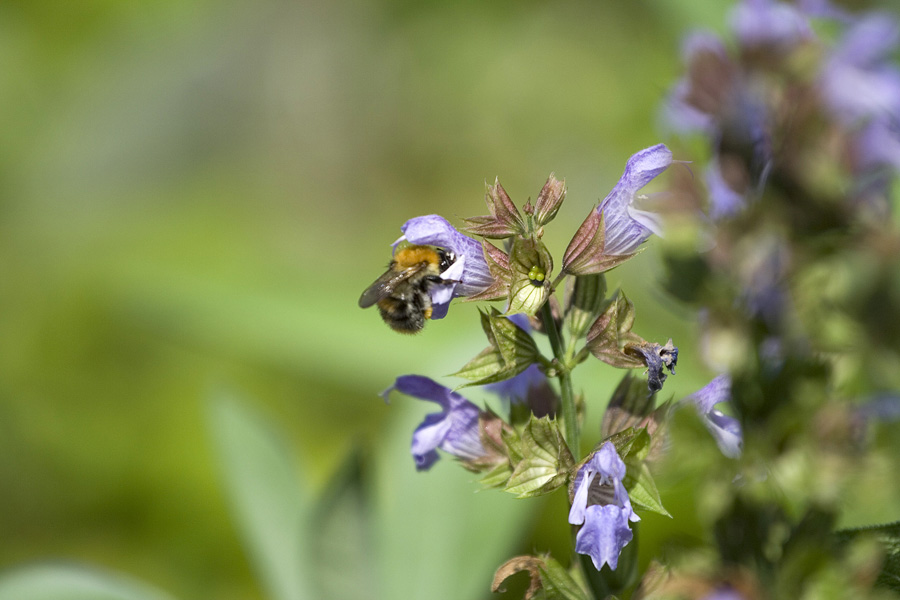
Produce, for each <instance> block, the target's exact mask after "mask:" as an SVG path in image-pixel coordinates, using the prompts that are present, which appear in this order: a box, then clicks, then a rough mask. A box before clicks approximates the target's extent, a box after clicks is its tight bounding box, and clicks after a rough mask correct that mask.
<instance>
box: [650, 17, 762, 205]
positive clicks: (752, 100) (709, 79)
mask: <svg viewBox="0 0 900 600" xmlns="http://www.w3.org/2000/svg"><path fill="white" fill-rule="evenodd" d="M746 11H749V12H750V13H751V14H752V15H756V16H754V17H753V19H754V21H753V22H756V21H758V20H762V17H761V16H759V15H757V14H756V13H757V12H758V7H757V8H754V7H753V6H750V5H748V6H747V7H746ZM748 18H749V17H748ZM747 35H748V37H750V33H747ZM682 56H683V61H684V64H685V66H686V73H685V75H684V77H683V78H682V79H681V80H680V81H678V82H677V83H676V84H675V87H674V88H673V90H672V93H671V94H670V95H669V98H668V100H667V101H666V103H665V104H664V108H663V118H664V119H665V122H666V124H667V125H668V126H669V127H670V128H672V129H673V130H674V131H676V132H678V133H681V134H690V133H700V134H702V135H704V136H706V137H707V138H708V139H709V141H710V143H711V144H712V146H713V149H714V154H713V159H712V161H711V166H710V168H709V169H708V171H707V172H706V179H707V187H708V188H709V196H710V216H711V217H712V218H713V219H718V218H720V217H727V216H730V215H733V214H734V213H735V212H737V211H738V210H740V209H741V208H742V207H743V206H744V205H745V204H746V202H747V197H748V196H749V195H750V193H751V192H752V191H753V190H754V189H757V188H758V187H759V186H760V185H762V183H763V182H764V181H765V179H766V175H767V170H768V168H769V164H770V162H771V158H772V151H771V147H770V142H769V131H768V129H769V125H768V119H769V117H768V111H767V110H766V107H765V102H764V99H763V97H761V95H760V93H759V90H758V88H759V85H757V84H756V83H754V80H753V77H752V76H751V74H750V73H748V72H747V71H746V70H745V69H744V68H743V66H742V65H741V63H740V62H739V61H736V60H734V59H732V57H731V55H730V54H729V52H728V50H727V48H726V47H725V44H723V43H722V41H721V40H720V39H719V38H718V37H716V36H715V35H714V34H711V33H708V32H696V33H694V34H692V35H690V36H688V37H687V39H686V40H685V42H684V45H683V48H682Z"/></svg>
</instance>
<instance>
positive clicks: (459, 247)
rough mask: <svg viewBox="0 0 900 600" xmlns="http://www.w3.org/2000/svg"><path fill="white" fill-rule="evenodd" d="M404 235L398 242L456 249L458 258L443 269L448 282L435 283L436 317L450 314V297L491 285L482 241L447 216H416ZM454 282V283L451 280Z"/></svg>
mask: <svg viewBox="0 0 900 600" xmlns="http://www.w3.org/2000/svg"><path fill="white" fill-rule="evenodd" d="M400 230H401V231H403V235H402V236H400V238H399V239H398V240H397V241H396V242H394V244H393V246H394V248H395V249H396V247H397V244H399V243H400V242H403V241H407V242H410V243H411V244H423V245H427V246H437V247H439V248H444V249H446V250H448V251H449V252H451V253H452V255H453V257H454V259H455V260H454V262H453V264H452V265H450V267H449V268H448V269H447V270H446V271H444V272H443V273H441V279H443V280H445V281H447V282H448V283H447V284H445V285H435V286H432V287H431V302H432V313H431V318H432V319H443V318H444V317H445V316H447V310H448V309H449V307H450V301H451V300H452V299H453V298H458V297H460V296H473V295H475V294H477V293H479V292H482V291H484V290H485V289H487V288H488V287H489V286H490V285H491V284H492V283H493V282H494V279H493V277H491V272H490V270H489V269H488V265H487V261H485V259H484V251H483V250H482V248H481V244H480V243H479V242H477V241H475V240H473V239H472V238H470V237H468V236H466V235H463V234H462V233H460V232H459V231H457V230H456V228H455V227H453V225H451V224H450V223H449V222H448V221H447V219H445V218H444V217H441V216H439V215H426V216H424V217H415V218H414V219H410V220H409V221H407V222H406V223H404V224H403V227H401V228H400ZM449 282H453V283H449Z"/></svg>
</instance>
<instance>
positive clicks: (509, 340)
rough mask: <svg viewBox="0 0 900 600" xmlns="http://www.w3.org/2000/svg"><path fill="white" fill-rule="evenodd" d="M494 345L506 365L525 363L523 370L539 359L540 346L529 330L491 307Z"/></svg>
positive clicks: (490, 321)
mask: <svg viewBox="0 0 900 600" xmlns="http://www.w3.org/2000/svg"><path fill="white" fill-rule="evenodd" d="M488 319H489V325H490V328H491V333H492V334H493V339H494V342H493V343H494V345H496V347H497V349H498V350H499V351H500V354H501V356H503V360H504V361H505V362H506V366H511V365H522V364H523V365H524V366H523V367H522V369H521V370H522V371H524V370H525V368H527V367H528V366H529V365H530V364H531V363H533V362H536V361H537V357H538V354H539V353H538V348H537V344H536V343H535V341H534V338H532V337H531V334H529V333H528V332H527V331H525V330H524V329H522V328H521V327H519V326H518V325H516V324H515V323H513V322H512V321H510V320H509V319H507V318H506V317H504V316H501V315H500V312H499V311H498V310H497V309H496V308H491V314H490V315H489V316H488Z"/></svg>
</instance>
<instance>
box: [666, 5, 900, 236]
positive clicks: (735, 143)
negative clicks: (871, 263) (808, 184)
mask: <svg viewBox="0 0 900 600" xmlns="http://www.w3.org/2000/svg"><path fill="white" fill-rule="evenodd" d="M823 22H824V23H823ZM819 24H828V25H831V28H832V29H837V30H838V34H837V39H830V38H828V37H826V36H824V35H820V34H819V33H817V29H816V26H817V25H819ZM730 28H731V32H732V34H733V37H734V40H735V42H736V43H735V44H734V46H733V47H730V46H729V45H728V44H727V43H726V42H725V41H723V40H721V39H719V38H718V37H717V36H716V35H714V34H712V33H709V32H697V33H694V34H692V35H690V36H689V37H688V38H687V39H686V41H685V43H684V47H683V60H684V63H685V65H686V73H685V75H684V77H683V78H682V79H681V80H679V81H678V82H677V83H676V84H675V86H674V88H673V90H672V92H671V93H670V96H669V98H668V101H667V102H666V105H665V108H664V119H665V121H666V122H667V124H668V125H669V126H670V127H671V128H672V129H674V130H675V131H677V132H679V133H700V134H702V135H704V136H706V137H708V138H709V140H710V143H711V146H712V149H713V152H712V158H711V160H710V162H709V165H708V167H707V169H706V171H705V180H706V184H707V188H708V191H709V214H710V217H711V218H713V219H720V218H723V217H728V216H731V215H734V214H736V213H737V212H739V211H741V210H742V209H743V208H744V207H745V206H746V205H747V203H748V202H751V201H752V200H753V199H754V198H755V197H756V196H757V195H758V194H759V193H760V191H761V190H762V188H763V187H765V185H766V184H767V179H768V178H769V177H770V176H772V170H773V169H780V170H782V171H787V172H790V171H795V172H796V171H800V170H802V169H805V170H806V173H805V177H813V176H815V175H816V169H817V166H818V165H819V164H820V163H821V161H822V159H821V157H819V156H815V155H813V154H812V153H811V152H813V151H814V152H817V153H823V152H829V153H831V156H830V158H831V160H833V161H835V162H839V163H840V164H841V167H842V169H843V171H844V174H845V177H846V180H847V185H848V186H849V187H851V188H852V190H851V194H850V195H851V197H852V198H853V199H854V200H855V201H857V202H860V203H864V204H866V205H867V206H873V205H874V207H875V209H876V210H877V211H879V212H884V211H885V210H886V206H885V205H886V201H885V199H884V198H885V196H886V189H887V185H888V183H889V181H890V178H891V176H892V175H893V172H894V171H896V170H897V169H900V70H898V69H897V67H896V66H895V65H894V64H892V63H891V61H890V58H891V54H892V53H893V52H894V51H896V49H897V47H898V42H900V29H898V24H897V22H896V20H895V19H894V18H893V17H892V16H889V15H887V14H881V13H875V14H863V15H858V16H857V15H851V14H849V13H847V12H845V11H843V10H841V9H838V8H835V7H833V6H831V5H830V4H829V3H827V1H826V0H815V1H805V2H799V3H797V4H788V3H786V2H778V1H775V0H745V1H744V2H742V3H740V4H739V5H737V6H736V7H735V8H734V10H733V11H732V13H731V18H730ZM803 177H804V175H799V176H798V178H801V179H802V178H803Z"/></svg>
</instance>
